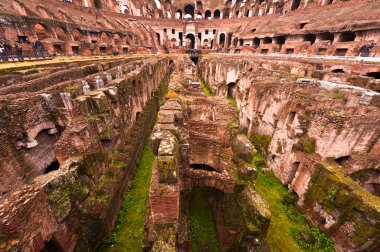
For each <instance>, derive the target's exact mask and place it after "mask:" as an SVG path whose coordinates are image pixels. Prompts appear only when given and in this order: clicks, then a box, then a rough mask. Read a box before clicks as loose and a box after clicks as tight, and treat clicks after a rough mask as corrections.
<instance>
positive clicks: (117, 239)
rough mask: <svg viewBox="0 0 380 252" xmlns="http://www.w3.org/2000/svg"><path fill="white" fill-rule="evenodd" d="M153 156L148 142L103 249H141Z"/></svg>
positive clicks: (129, 250) (131, 250)
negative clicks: (113, 227)
mask: <svg viewBox="0 0 380 252" xmlns="http://www.w3.org/2000/svg"><path fill="white" fill-rule="evenodd" d="M154 158H155V156H154V154H153V151H152V149H151V147H150V144H149V142H148V143H147V144H146V145H145V148H144V151H143V153H142V155H141V157H140V159H139V161H138V163H137V167H136V173H135V175H134V178H133V180H132V181H131V183H130V186H129V190H128V192H127V194H126V195H125V198H124V201H123V205H122V207H121V210H120V213H119V216H118V219H117V223H116V226H115V229H114V230H113V232H112V233H111V235H110V236H109V237H108V239H107V241H106V245H105V246H106V247H105V248H104V249H103V251H128V252H133V251H141V249H142V241H143V236H144V222H145V214H146V209H147V205H148V196H149V186H150V178H151V176H152V165H153V162H154Z"/></svg>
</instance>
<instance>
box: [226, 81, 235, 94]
mask: <svg viewBox="0 0 380 252" xmlns="http://www.w3.org/2000/svg"><path fill="white" fill-rule="evenodd" d="M235 89H236V82H230V83H228V84H227V97H234V94H235Z"/></svg>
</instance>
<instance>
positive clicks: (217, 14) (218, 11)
mask: <svg viewBox="0 0 380 252" xmlns="http://www.w3.org/2000/svg"><path fill="white" fill-rule="evenodd" d="M214 18H216V19H219V18H220V10H215V11H214Z"/></svg>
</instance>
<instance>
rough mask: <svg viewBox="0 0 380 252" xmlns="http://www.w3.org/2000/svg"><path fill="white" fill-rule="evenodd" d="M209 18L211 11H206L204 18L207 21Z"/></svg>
mask: <svg viewBox="0 0 380 252" xmlns="http://www.w3.org/2000/svg"><path fill="white" fill-rule="evenodd" d="M210 17H211V11H210V10H207V11H206V12H205V18H206V19H208V18H210Z"/></svg>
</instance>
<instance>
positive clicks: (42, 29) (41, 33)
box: [34, 23, 50, 40]
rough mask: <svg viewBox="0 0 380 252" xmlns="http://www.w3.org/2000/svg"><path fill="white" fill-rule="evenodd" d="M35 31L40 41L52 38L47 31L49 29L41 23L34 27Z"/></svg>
mask: <svg viewBox="0 0 380 252" xmlns="http://www.w3.org/2000/svg"><path fill="white" fill-rule="evenodd" d="M34 31H35V33H36V35H37V38H38V40H44V39H47V38H50V34H49V32H48V30H47V27H46V26H45V25H43V24H41V23H37V24H36V25H35V26H34Z"/></svg>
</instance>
